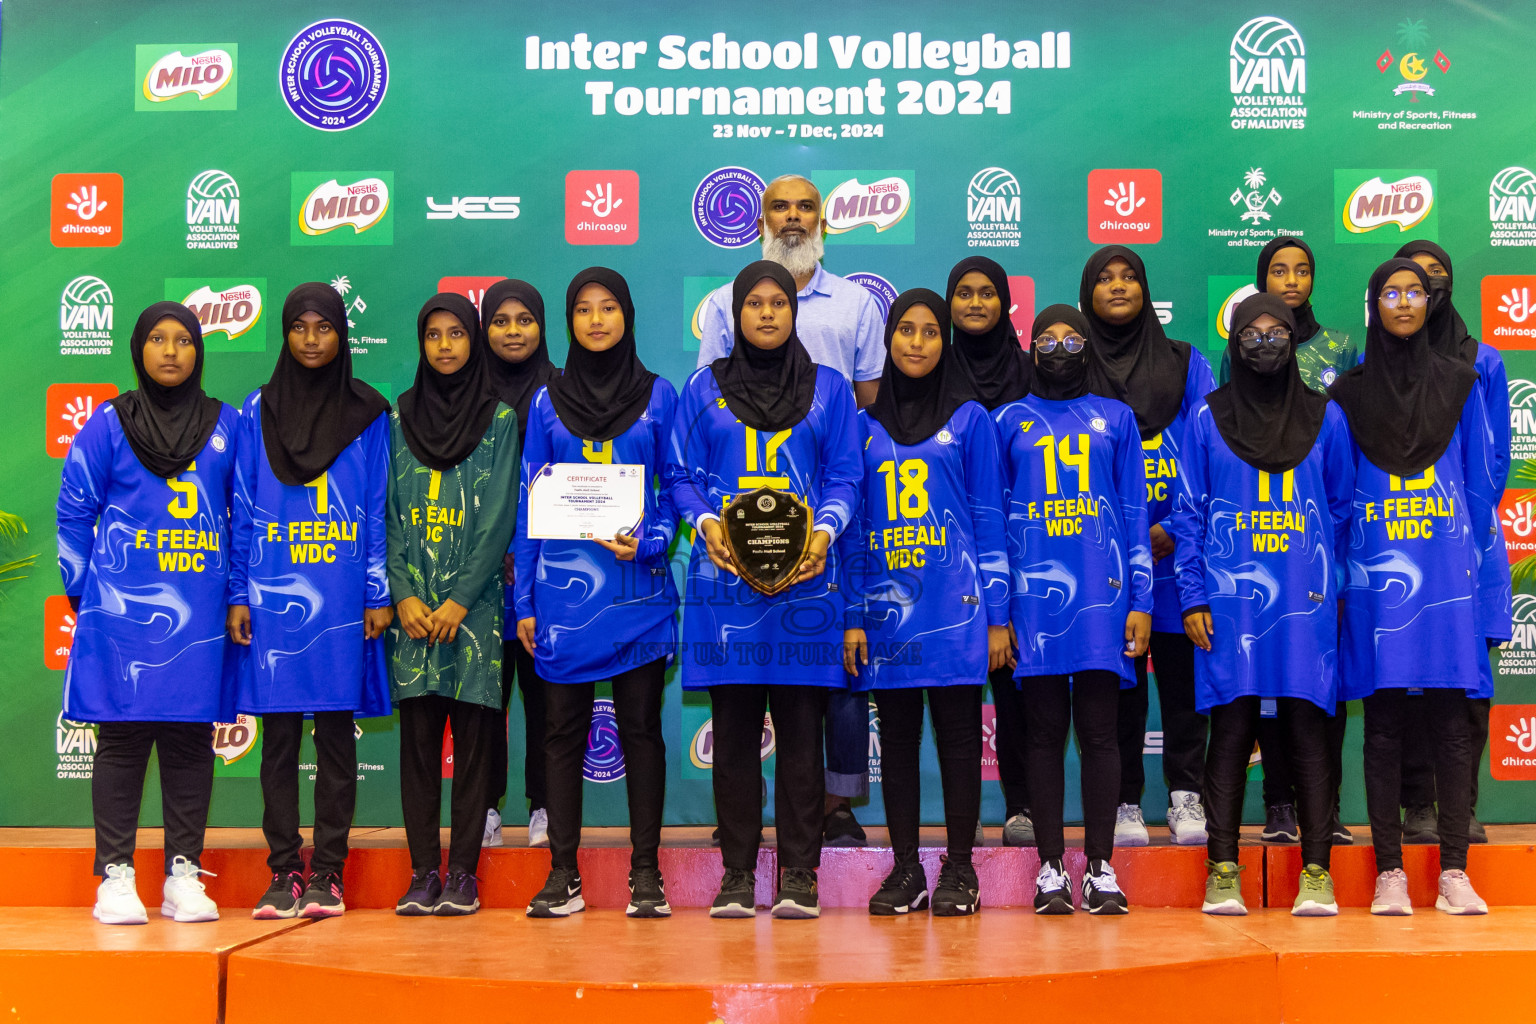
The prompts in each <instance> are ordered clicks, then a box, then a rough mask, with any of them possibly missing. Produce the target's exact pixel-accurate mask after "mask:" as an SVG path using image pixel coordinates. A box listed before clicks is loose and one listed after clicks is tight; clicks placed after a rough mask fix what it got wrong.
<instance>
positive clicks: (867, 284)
mask: <svg viewBox="0 0 1536 1024" xmlns="http://www.w3.org/2000/svg"><path fill="white" fill-rule="evenodd" d="M843 280H845V281H852V282H853V283H854V284H856V285H861V286H862V287H863V288H864V290H865V291H867V292H869V294H871V295H873V296H874V297H875V304H876V305H877V306H879V307H880V319H881V320H884V319H885V318H886V317H887V316H889V315H890V312H891V303H893V302H895V301H896V286H895V285H893V284H891V282H889V281H887V280H886V279H885V278H883V277H881V276H880V275H879V274H871V273H870V272H869V271H867V270H855V271H854V272H853V273H851V274H849V275H848V276H847V277H845V278H843Z"/></svg>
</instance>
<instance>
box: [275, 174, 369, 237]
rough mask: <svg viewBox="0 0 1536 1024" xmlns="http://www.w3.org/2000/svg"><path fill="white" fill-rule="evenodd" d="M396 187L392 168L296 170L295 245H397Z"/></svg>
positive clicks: (291, 230)
mask: <svg viewBox="0 0 1536 1024" xmlns="http://www.w3.org/2000/svg"><path fill="white" fill-rule="evenodd" d="M394 187H395V176H394V174H393V173H392V172H389V171H379V172H376V173H370V172H367V171H358V172H354V173H350V174H335V173H326V172H323V171H321V172H316V171H294V172H293V175H292V185H291V189H292V196H293V219H292V220H291V221H290V225H289V234H288V240H289V241H290V242H291V243H292V244H294V245H393V244H394V241H395V216H394V208H393V204H391V203H390V194H391V193H392V192H393V191H394Z"/></svg>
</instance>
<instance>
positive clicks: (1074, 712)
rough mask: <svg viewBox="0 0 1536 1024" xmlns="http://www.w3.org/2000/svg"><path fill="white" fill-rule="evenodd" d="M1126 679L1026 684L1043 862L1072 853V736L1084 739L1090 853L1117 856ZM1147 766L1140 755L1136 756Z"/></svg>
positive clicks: (1102, 676)
mask: <svg viewBox="0 0 1536 1024" xmlns="http://www.w3.org/2000/svg"><path fill="white" fill-rule="evenodd" d="M1121 692H1122V691H1121V689H1120V677H1119V676H1117V675H1115V674H1114V673H1113V672H1104V671H1093V672H1079V673H1077V674H1076V675H1072V676H1028V677H1026V678H1024V679H1021V680H1019V694H1020V696H1021V697H1022V698H1023V703H1024V713H1025V715H1026V716H1027V718H1028V721H1029V731H1028V733H1027V741H1028V748H1029V790H1030V804H1029V806H1030V812H1031V817H1032V818H1033V819H1034V822H1035V843H1036V845H1037V847H1038V849H1039V851H1040V859H1041V860H1042V861H1045V860H1059V859H1060V858H1061V857H1062V856H1063V855H1064V854H1065V853H1066V850H1067V844H1066V839H1065V838H1064V836H1063V834H1062V816H1063V813H1064V812H1063V810H1062V804H1063V802H1064V801H1065V800H1066V790H1067V768H1066V763H1065V760H1064V759H1065V757H1066V752H1067V734H1068V731H1069V730H1071V729H1075V730H1076V732H1077V742H1078V747H1079V754H1080V756H1081V773H1080V778H1081V782H1082V796H1083V826H1084V829H1083V832H1084V835H1083V852H1084V853H1086V854H1087V855H1088V858H1089V859H1090V860H1095V859H1097V860H1109V858H1110V856H1111V855H1112V854H1113V853H1114V849H1115V804H1116V802H1117V801H1118V799H1119V794H1120V792H1121V785H1120V746H1119V743H1118V740H1117V736H1118V722H1117V721H1116V718H1117V716H1118V715H1119V713H1120V694H1121ZM1136 759H1137V761H1138V762H1139V761H1140V760H1141V749H1140V748H1139V747H1138V748H1137V750H1136Z"/></svg>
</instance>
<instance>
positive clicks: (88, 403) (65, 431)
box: [43, 384, 117, 459]
mask: <svg viewBox="0 0 1536 1024" xmlns="http://www.w3.org/2000/svg"><path fill="white" fill-rule="evenodd" d="M116 397H117V385H116V384H50V385H48V391H47V393H46V395H45V396H44V399H43V410H44V411H43V435H44V436H43V448H44V449H45V450H46V451H47V452H48V454H49V455H50V456H51V457H53V458H55V459H62V458H63V457H64V456H66V455H68V454H69V446H70V445H71V444H72V443H73V442H74V440H75V435H76V434H78V433H80V428H82V427H84V426H85V421H86V420H88V419H90V418H91V416H92V415H94V414H95V412H96V410H97V409H99V408H101V403H102V402H105V401H106V400H107V399H109V398H116Z"/></svg>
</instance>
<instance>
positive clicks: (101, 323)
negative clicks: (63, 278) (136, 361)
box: [59, 274, 112, 356]
mask: <svg viewBox="0 0 1536 1024" xmlns="http://www.w3.org/2000/svg"><path fill="white" fill-rule="evenodd" d="M111 354H112V289H111V288H109V287H108V286H107V282H105V281H103V280H102V279H101V278H99V277H93V276H92V275H90V274H82V275H80V276H79V277H77V278H75V279H74V280H73V281H71V282H69V284H67V285H65V286H64V292H63V294H61V295H60V296H59V355H61V356H109V355H111Z"/></svg>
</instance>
